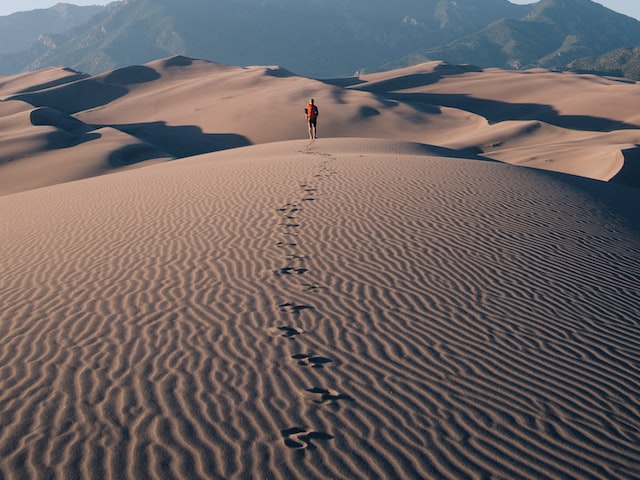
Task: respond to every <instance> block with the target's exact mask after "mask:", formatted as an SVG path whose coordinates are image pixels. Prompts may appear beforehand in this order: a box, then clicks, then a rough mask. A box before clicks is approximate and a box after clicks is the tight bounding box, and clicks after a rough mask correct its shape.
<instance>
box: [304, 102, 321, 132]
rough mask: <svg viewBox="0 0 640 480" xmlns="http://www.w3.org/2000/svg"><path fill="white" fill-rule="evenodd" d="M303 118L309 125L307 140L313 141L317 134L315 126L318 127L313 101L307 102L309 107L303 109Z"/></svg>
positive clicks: (316, 110)
mask: <svg viewBox="0 0 640 480" xmlns="http://www.w3.org/2000/svg"><path fill="white" fill-rule="evenodd" d="M304 116H305V118H306V119H307V122H308V123H309V138H310V139H311V140H313V139H314V138H318V134H317V125H318V107H316V104H315V102H314V100H313V98H312V99H311V100H309V105H307V108H305V109H304Z"/></svg>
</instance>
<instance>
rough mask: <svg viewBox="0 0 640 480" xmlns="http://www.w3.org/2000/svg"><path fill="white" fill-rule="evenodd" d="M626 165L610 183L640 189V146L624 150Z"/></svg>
mask: <svg viewBox="0 0 640 480" xmlns="http://www.w3.org/2000/svg"><path fill="white" fill-rule="evenodd" d="M622 154H623V155H624V165H623V167H622V169H621V170H620V171H619V172H618V173H617V174H616V175H615V176H614V177H613V178H612V179H611V180H609V181H610V182H613V183H620V184H623V185H629V186H631V187H636V188H637V187H640V145H636V147H635V148H629V149H627V150H623V151H622Z"/></svg>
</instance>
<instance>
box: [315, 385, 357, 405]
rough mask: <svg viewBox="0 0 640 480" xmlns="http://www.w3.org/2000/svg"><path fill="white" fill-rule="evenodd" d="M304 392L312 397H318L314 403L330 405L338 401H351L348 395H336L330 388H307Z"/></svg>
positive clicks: (336, 392) (335, 391)
mask: <svg viewBox="0 0 640 480" xmlns="http://www.w3.org/2000/svg"><path fill="white" fill-rule="evenodd" d="M306 391H307V392H309V393H312V394H314V395H319V396H320V398H319V399H316V400H314V402H315V403H331V402H337V401H338V400H353V399H352V398H351V397H350V396H349V395H345V394H344V393H338V391H337V390H334V389H332V388H329V389H327V388H320V387H313V388H307V390H306Z"/></svg>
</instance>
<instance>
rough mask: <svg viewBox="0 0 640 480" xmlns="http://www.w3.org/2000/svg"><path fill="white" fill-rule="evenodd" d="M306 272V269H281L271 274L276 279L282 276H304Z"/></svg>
mask: <svg viewBox="0 0 640 480" xmlns="http://www.w3.org/2000/svg"><path fill="white" fill-rule="evenodd" d="M307 272H308V270H307V269H306V268H294V267H282V268H280V269H278V270H276V271H275V272H273V273H274V274H275V275H276V276H277V277H280V276H282V275H304V274H305V273H307Z"/></svg>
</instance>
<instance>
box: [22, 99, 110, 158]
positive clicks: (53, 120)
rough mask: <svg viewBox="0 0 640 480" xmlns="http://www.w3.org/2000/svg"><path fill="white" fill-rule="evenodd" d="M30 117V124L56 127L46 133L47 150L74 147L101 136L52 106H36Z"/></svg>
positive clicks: (91, 128)
mask: <svg viewBox="0 0 640 480" xmlns="http://www.w3.org/2000/svg"><path fill="white" fill-rule="evenodd" d="M30 118H31V124H32V125H35V126H50V127H54V128H55V129H56V130H55V131H54V132H51V133H50V134H48V135H47V146H46V147H45V148H46V149H47V150H57V149H60V148H69V147H74V146H76V145H80V144H81V143H85V142H89V141H91V140H96V139H98V138H100V137H101V135H100V134H99V133H90V132H91V131H92V130H94V128H93V127H90V126H89V125H87V124H85V123H83V122H81V121H80V120H78V119H76V118H73V117H71V116H69V115H66V114H64V113H62V112H59V111H57V110H54V109H53V108H49V107H42V108H36V109H35V110H33V111H32V112H31V115H30Z"/></svg>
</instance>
